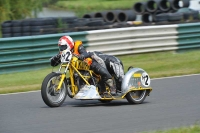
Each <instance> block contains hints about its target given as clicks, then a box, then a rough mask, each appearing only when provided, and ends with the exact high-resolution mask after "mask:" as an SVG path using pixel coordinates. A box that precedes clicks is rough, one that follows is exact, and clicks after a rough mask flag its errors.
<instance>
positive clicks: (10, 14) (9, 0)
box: [0, 0, 51, 23]
mask: <svg viewBox="0 0 200 133" xmlns="http://www.w3.org/2000/svg"><path fill="white" fill-rule="evenodd" d="M49 1H51V0H0V23H1V22H3V21H6V20H17V19H24V18H26V17H35V16H33V12H35V15H36V14H37V12H39V11H41V10H42V6H43V4H44V3H48V2H49Z"/></svg>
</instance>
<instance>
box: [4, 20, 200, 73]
mask: <svg viewBox="0 0 200 133" xmlns="http://www.w3.org/2000/svg"><path fill="white" fill-rule="evenodd" d="M66 34H67V35H70V36H71V37H72V38H73V39H74V40H82V41H83V43H84V46H85V47H86V48H87V50H89V51H101V52H104V53H107V54H112V55H126V54H138V53H146V52H160V51H171V50H182V49H186V50H187V49H196V48H199V47H200V23H187V24H179V25H160V26H142V27H129V28H117V29H106V30H96V31H87V32H72V33H59V34H49V35H38V36H26V37H11V38H1V39H0V74H4V73H9V72H19V71H26V70H33V69H39V68H42V67H48V66H49V59H50V58H51V57H52V56H53V55H55V54H57V53H58V47H57V43H58V40H59V38H60V37H61V36H63V35H66Z"/></svg>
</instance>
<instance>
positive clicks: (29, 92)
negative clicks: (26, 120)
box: [0, 74, 200, 96]
mask: <svg viewBox="0 0 200 133" xmlns="http://www.w3.org/2000/svg"><path fill="white" fill-rule="evenodd" d="M199 75H200V74H190V75H181V76H172V77H162V78H154V79H151V80H159V79H169V78H181V77H189V76H199ZM39 91H40V90H38V91H27V92H18V93H7V94H0V96H1V95H15V94H24V93H32V92H39Z"/></svg>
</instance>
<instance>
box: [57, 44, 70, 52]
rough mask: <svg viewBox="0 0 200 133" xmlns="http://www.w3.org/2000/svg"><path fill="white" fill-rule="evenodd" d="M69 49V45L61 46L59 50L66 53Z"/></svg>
mask: <svg viewBox="0 0 200 133" xmlns="http://www.w3.org/2000/svg"><path fill="white" fill-rule="evenodd" d="M67 48H68V46H67V45H60V46H59V50H60V51H64V50H65V49H67Z"/></svg>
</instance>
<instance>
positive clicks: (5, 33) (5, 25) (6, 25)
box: [1, 21, 12, 37]
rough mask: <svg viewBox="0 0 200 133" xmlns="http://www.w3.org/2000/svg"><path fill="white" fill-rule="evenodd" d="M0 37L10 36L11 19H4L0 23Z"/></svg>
mask: <svg viewBox="0 0 200 133" xmlns="http://www.w3.org/2000/svg"><path fill="white" fill-rule="evenodd" d="M1 29H2V37H12V21H5V22H4V23H2V24H1Z"/></svg>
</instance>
